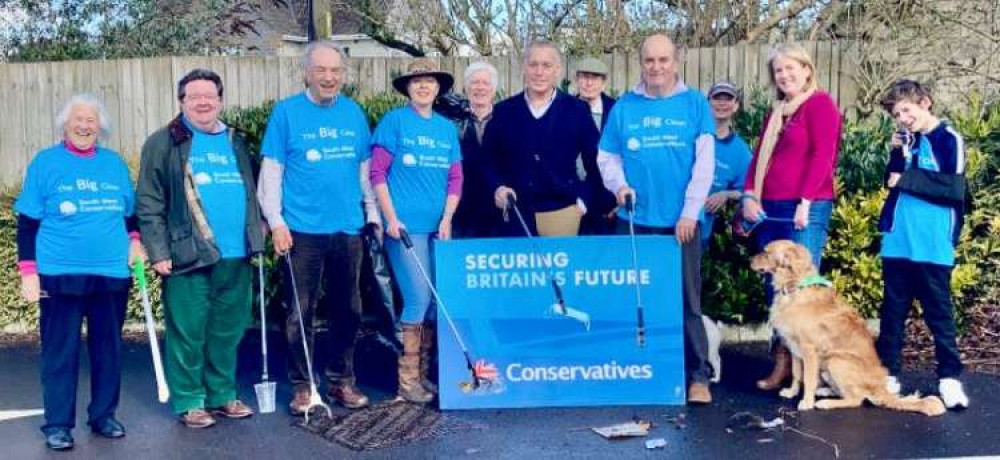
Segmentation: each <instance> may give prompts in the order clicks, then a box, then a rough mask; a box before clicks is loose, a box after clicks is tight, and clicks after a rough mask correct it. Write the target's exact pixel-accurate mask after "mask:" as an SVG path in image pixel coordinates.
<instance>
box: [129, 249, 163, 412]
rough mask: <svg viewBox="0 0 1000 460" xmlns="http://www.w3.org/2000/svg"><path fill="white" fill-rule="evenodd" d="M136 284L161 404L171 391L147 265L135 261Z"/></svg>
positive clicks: (133, 271)
mask: <svg viewBox="0 0 1000 460" xmlns="http://www.w3.org/2000/svg"><path fill="white" fill-rule="evenodd" d="M132 273H133V275H134V276H135V284H136V285H138V286H139V295H140V296H141V297H142V313H143V315H145V317H146V332H147V333H148V334H149V349H150V351H151V352H152V354H153V374H154V375H155V376H156V395H157V399H159V400H160V402H161V403H165V402H167V400H168V399H170V389H169V388H167V379H166V378H165V377H164V376H163V363H162V362H161V360H160V341H159V340H158V339H157V338H156V322H155V321H154V320H153V305H152V304H150V303H149V288H148V287H147V283H146V264H145V263H143V262H140V261H138V260H137V261H135V262H134V263H133V264H132Z"/></svg>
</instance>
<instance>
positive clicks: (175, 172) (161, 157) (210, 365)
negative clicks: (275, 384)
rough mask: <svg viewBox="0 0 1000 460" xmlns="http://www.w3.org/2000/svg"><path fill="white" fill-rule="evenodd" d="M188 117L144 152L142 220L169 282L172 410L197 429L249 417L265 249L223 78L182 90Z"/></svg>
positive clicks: (195, 77) (184, 83) (189, 83)
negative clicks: (242, 359)
mask: <svg viewBox="0 0 1000 460" xmlns="http://www.w3.org/2000/svg"><path fill="white" fill-rule="evenodd" d="M177 94H178V99H179V100H180V104H181V114H180V115H178V116H177V117H176V118H174V120H173V121H171V122H170V123H169V124H168V125H167V126H166V127H164V128H161V129H160V130H159V131H157V132H155V133H153V135H151V136H149V139H147V140H146V143H145V144H144V145H143V147H142V160H141V166H140V171H139V181H138V190H137V193H136V195H137V201H136V216H137V217H138V220H139V229H140V230H141V234H142V243H143V245H145V247H146V251H147V252H148V254H149V260H150V262H152V263H153V269H154V270H155V271H156V273H158V274H159V275H160V276H161V277H163V303H164V307H165V308H164V319H165V321H164V325H165V326H166V351H165V354H164V357H165V359H164V361H165V367H166V377H167V385H168V386H169V388H170V404H171V406H172V408H173V410H174V412H175V413H177V414H178V415H179V416H180V417H181V422H183V423H184V424H185V425H187V426H188V427H191V428H206V427H209V426H212V425H214V424H215V418H214V417H213V414H214V415H221V416H224V417H227V418H245V417H249V416H250V415H252V414H253V411H252V410H251V409H250V408H249V407H247V405H246V404H244V403H243V402H241V401H240V400H239V398H238V397H237V395H238V391H237V388H236V354H237V349H238V348H239V344H240V340H242V339H243V332H244V331H245V330H246V327H247V325H248V324H249V322H250V310H251V309H250V285H251V277H252V269H251V267H250V263H249V260H250V257H251V256H252V255H253V254H256V253H260V252H262V251H263V250H264V234H263V230H262V229H261V217H260V209H259V208H258V207H257V202H256V200H254V194H255V185H254V173H253V167H252V165H251V161H250V148H249V145H248V144H247V142H246V140H245V139H244V138H243V136H242V135H240V134H238V133H236V131H234V130H233V129H231V128H229V127H228V126H226V125H225V123H223V122H222V121H221V120H219V113H220V112H221V111H222V79H221V78H219V76H218V75H217V74H216V73H215V72H212V71H210V70H204V69H196V70H193V71H191V72H190V73H188V74H187V75H186V76H184V78H182V79H181V81H180V83H178V84H177Z"/></svg>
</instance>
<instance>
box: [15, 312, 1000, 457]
mask: <svg viewBox="0 0 1000 460" xmlns="http://www.w3.org/2000/svg"><path fill="white" fill-rule="evenodd" d="M272 343H280V341H279V338H278V337H277V336H276V337H275V338H274V341H273V342H272ZM257 346H258V345H257V342H256V338H255V336H254V332H253V331H251V333H250V334H248V338H247V340H245V341H244V347H243V352H242V354H241V371H240V381H241V384H242V385H241V390H242V392H243V397H244V398H245V401H247V402H248V403H250V404H251V405H254V401H255V399H254V396H253V388H252V385H253V383H255V382H257V381H258V380H259V374H258V372H259V371H258V369H259V364H260V363H259V356H258V355H257V353H256V350H258V348H256V347H257ZM275 348H276V349H279V348H281V347H275ZM360 350H361V351H359V358H358V362H359V366H360V368H361V369H360V374H361V381H362V384H363V388H364V389H365V390H366V391H367V392H368V393H369V395H370V396H372V397H373V399H375V400H382V399H386V398H388V397H390V396H391V394H392V392H393V391H394V388H393V386H392V385H393V384H392V381H393V379H394V374H393V369H394V368H393V366H394V364H393V361H392V360H391V356H389V355H387V354H386V353H384V352H378V351H376V349H374V348H372V347H371V346H362V347H361V348H360ZM748 350H749V349H748V348H745V347H741V348H724V349H723V363H724V364H723V369H724V372H723V381H722V382H721V383H720V384H717V385H714V386H713V391H714V395H715V403H714V404H712V405H709V406H706V407H691V408H689V407H666V406H664V407H649V406H642V407H607V408H589V409H574V408H566V409H530V410H528V409H525V410H483V411H462V412H449V413H448V414H449V415H451V416H454V417H458V418H461V419H464V420H468V421H473V422H476V423H477V424H479V425H482V426H483V428H481V429H477V430H473V431H465V432H461V433H455V434H450V435H447V436H443V437H438V438H435V439H430V440H424V441H419V442H416V443H413V444H409V445H405V446H401V447H394V448H390V449H384V450H376V451H367V452H361V453H359V452H355V451H352V450H350V449H347V448H345V447H342V446H340V445H338V444H335V443H331V442H329V441H326V440H324V439H322V438H320V437H319V436H316V435H313V434H310V433H308V432H305V431H303V430H301V429H298V428H295V427H293V426H292V423H293V422H294V419H293V418H292V417H290V416H288V415H287V414H286V413H285V412H284V408H285V407H286V405H287V402H288V400H289V398H290V389H289V387H288V385H287V383H286V382H283V381H280V383H279V387H278V404H279V412H277V413H274V414H267V415H260V414H258V415H255V416H254V417H252V418H251V419H248V420H241V421H230V420H221V421H220V423H219V424H218V425H216V426H215V427H212V428H210V429H207V430H192V429H188V428H185V427H184V426H183V425H181V424H180V423H178V421H177V419H176V418H175V417H174V416H173V415H172V414H171V413H170V411H169V410H168V409H167V407H166V406H164V405H161V404H159V403H157V401H156V391H155V385H154V381H153V376H152V370H151V364H150V359H149V352H148V348H147V347H146V345H145V344H142V343H129V344H128V345H127V347H126V351H125V360H124V361H125V362H124V367H125V369H124V372H123V392H122V399H121V405H120V408H119V412H118V418H119V419H120V420H121V421H122V422H123V423H124V424H125V425H126V427H127V429H128V435H127V436H126V437H125V438H124V439H121V440H116V441H112V440H107V439H102V438H98V437H96V436H93V435H91V434H90V433H89V431H88V430H87V429H86V428H87V427H86V425H85V417H86V403H87V397H86V395H87V394H89V388H88V380H89V379H88V374H87V371H86V369H87V363H86V361H85V360H84V362H83V366H82V368H81V369H82V372H81V376H80V377H81V380H80V389H79V395H80V397H79V398H78V404H79V408H78V410H77V417H78V426H77V428H76V430H75V431H74V436H75V438H76V447H75V448H74V449H73V450H72V451H70V452H60V453H57V452H50V451H48V450H47V449H46V448H45V446H44V443H43V438H42V435H41V433H40V432H39V431H38V426H39V425H40V424H41V416H38V415H34V416H23V417H17V418H8V419H6V420H4V419H5V418H7V417H10V416H11V415H12V412H9V411H15V410H25V409H37V408H40V407H41V390H40V387H39V378H38V371H37V369H38V359H39V352H38V349H37V346H36V345H32V344H20V345H14V346H6V347H3V348H0V389H2V391H0V459H18V460H20V459H36V458H39V459H40V458H53V459H54V458H60V459H97V458H100V459H124V460H152V459H271V458H289V459H296V460H304V459H311V458H317V459H320V458H321V459H339V458H364V459H367V458H407V459H410V458H415V459H420V458H446V459H460V458H470V459H473V458H474V459H482V458H510V459H515V458H516V459H559V460H565V459H589V458H593V459H607V458H652V457H656V458H662V457H664V456H669V457H673V458H685V459H701V458H704V459H741V460H748V459H756V458H761V459H775V458H780V459H785V458H789V459H791V458H794V459H811V458H835V452H836V453H839V456H840V458H931V457H936V458H940V457H959V456H989V455H1000V436H998V434H1000V429H998V428H997V427H998V426H1000V416H998V413H997V411H998V408H1000V396H998V393H1000V392H998V391H997V390H998V389H1000V378H998V377H996V376H990V375H981V374H967V375H966V376H965V377H964V381H965V384H966V389H967V392H968V393H969V396H970V398H971V401H972V407H971V408H970V409H968V410H965V411H961V412H949V413H948V414H946V415H944V416H942V417H937V418H929V417H924V416H921V415H914V414H906V413H898V412H891V411H887V410H881V409H876V408H872V407H866V408H861V409H852V410H842V411H833V412H820V411H813V412H809V413H795V412H794V411H793V409H794V405H793V404H792V403H789V402H785V401H782V400H780V398H778V396H777V395H775V394H764V393H761V392H759V391H757V390H756V389H754V388H753V381H754V379H756V378H757V377H759V376H760V374H761V373H763V372H764V371H765V370H766V366H767V364H766V363H765V361H764V360H763V357H762V356H761V355H760V353H759V351H758V352H751V351H748ZM272 360H273V362H272V366H274V367H275V369H274V370H275V371H276V372H274V375H277V376H282V375H284V372H283V361H284V358H283V356H281V354H280V350H275V353H273V356H272ZM903 381H904V391H913V390H920V391H922V392H924V393H932V392H934V390H935V389H936V381H935V380H934V378H933V375H930V374H919V373H918V374H907V375H904V378H903ZM789 411H790V413H789ZM740 412H750V413H753V414H756V415H759V416H761V417H763V418H764V419H767V420H771V419H773V418H774V417H776V416H779V415H783V416H784V417H785V419H786V421H787V426H791V427H794V428H795V430H783V431H777V430H776V431H771V432H768V431H759V430H745V429H742V428H735V429H731V430H727V425H732V420H731V417H732V416H733V415H734V414H737V413H740ZM680 414H684V417H683V420H684V423H676V420H677V418H676V417H677V416H678V415H680ZM633 417H638V418H641V419H645V420H650V421H652V422H653V423H654V428H653V429H652V431H651V433H650V435H649V436H648V437H646V438H636V439H628V440H621V441H608V440H605V439H603V438H601V437H599V436H598V435H596V434H594V433H593V432H591V431H590V430H589V427H594V426H602V425H609V424H614V423H620V422H626V421H629V420H631V419H632V418H633ZM653 438H663V439H664V440H665V441H666V446H665V447H663V448H662V449H658V450H647V449H646V448H645V446H644V441H645V440H647V439H653ZM819 438H822V440H821V439H819ZM834 446H836V450H835V448H834Z"/></svg>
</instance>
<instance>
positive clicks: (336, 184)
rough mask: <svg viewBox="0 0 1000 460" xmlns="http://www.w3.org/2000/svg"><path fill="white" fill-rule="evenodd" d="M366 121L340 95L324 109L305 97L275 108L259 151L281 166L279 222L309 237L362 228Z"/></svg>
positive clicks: (367, 154) (355, 106)
mask: <svg viewBox="0 0 1000 460" xmlns="http://www.w3.org/2000/svg"><path fill="white" fill-rule="evenodd" d="M369 138H370V134H369V131H368V121H367V119H366V118H365V114H364V112H362V111H361V107H360V106H358V104H357V103H356V102H354V101H353V100H351V98H349V97H347V96H345V95H343V94H341V95H339V96H337V99H336V101H335V102H334V103H333V105H331V106H329V107H323V106H319V105H316V104H314V103H312V101H310V100H309V98H308V97H307V96H306V94H305V92H302V93H299V94H297V95H295V96H292V97H289V98H287V99H285V100H283V101H281V102H279V103H278V104H277V105H276V106H275V107H274V111H273V112H272V113H271V119H270V120H268V122H267V131H265V133H264V141H263V143H262V144H261V151H262V152H263V155H264V157H265V158H270V159H272V160H274V161H276V162H278V163H280V164H281V165H283V166H284V178H283V179H282V187H281V206H282V217H284V218H285V222H286V223H287V224H288V228H290V229H291V230H294V231H296V232H301V233H311V234H320V235H322V234H333V233H347V234H358V233H359V232H360V231H361V227H362V226H364V212H363V210H362V195H361V177H360V168H361V163H362V162H363V161H365V160H367V159H368V158H369V157H370V156H371V145H370V143H369V142H370V140H369Z"/></svg>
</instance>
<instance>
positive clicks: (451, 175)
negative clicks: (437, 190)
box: [448, 161, 465, 198]
mask: <svg viewBox="0 0 1000 460" xmlns="http://www.w3.org/2000/svg"><path fill="white" fill-rule="evenodd" d="M464 180H465V178H464V177H463V176H462V162H461V161H456V162H454V163H452V164H451V168H448V194H449V195H455V196H457V197H459V198H461V197H462V181H464Z"/></svg>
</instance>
